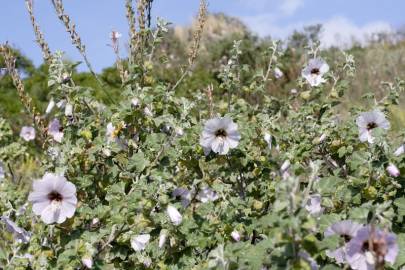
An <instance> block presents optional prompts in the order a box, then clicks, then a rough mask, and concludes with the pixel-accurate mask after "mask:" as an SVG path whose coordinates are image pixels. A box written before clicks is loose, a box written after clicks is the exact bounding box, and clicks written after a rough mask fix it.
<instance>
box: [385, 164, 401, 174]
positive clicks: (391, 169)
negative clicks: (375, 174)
mask: <svg viewBox="0 0 405 270" xmlns="http://www.w3.org/2000/svg"><path fill="white" fill-rule="evenodd" d="M387 171H388V174H389V175H391V176H392V177H398V176H399V175H400V172H399V169H398V168H397V166H395V165H394V164H392V163H390V164H389V165H388V167H387Z"/></svg>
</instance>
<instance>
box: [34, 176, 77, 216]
mask: <svg viewBox="0 0 405 270" xmlns="http://www.w3.org/2000/svg"><path fill="white" fill-rule="evenodd" d="M32 187H33V190H32V192H31V193H30V194H29V196H28V200H29V201H30V202H31V203H32V211H33V212H34V213H35V214H36V215H39V216H41V219H42V221H43V222H45V223H46V224H51V223H55V222H56V223H63V222H64V221H65V220H66V219H67V218H71V217H72V216H73V215H74V213H75V211H76V205H77V198H76V186H75V185H74V184H73V183H71V182H69V181H67V180H66V178H65V177H64V176H60V175H56V174H53V173H46V174H45V175H44V176H43V177H42V179H39V180H36V181H34V183H33V184H32Z"/></svg>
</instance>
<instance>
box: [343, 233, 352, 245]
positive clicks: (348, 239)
mask: <svg viewBox="0 0 405 270" xmlns="http://www.w3.org/2000/svg"><path fill="white" fill-rule="evenodd" d="M342 238H343V239H344V240H345V243H348V242H349V241H350V240H352V237H351V236H350V235H348V234H343V235H342Z"/></svg>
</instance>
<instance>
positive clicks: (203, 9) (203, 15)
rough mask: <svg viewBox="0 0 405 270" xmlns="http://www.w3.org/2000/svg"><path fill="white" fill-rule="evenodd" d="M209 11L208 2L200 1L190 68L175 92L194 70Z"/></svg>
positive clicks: (189, 58)
mask: <svg viewBox="0 0 405 270" xmlns="http://www.w3.org/2000/svg"><path fill="white" fill-rule="evenodd" d="M207 10H208V9H207V2H206V0H200V7H199V11H198V23H197V29H196V30H195V31H194V34H193V44H192V45H191V49H190V53H189V57H188V66H187V67H186V68H185V70H184V71H183V73H182V75H181V76H180V79H179V80H178V81H177V82H176V83H175V84H174V86H173V87H172V89H171V91H174V90H175V89H176V88H177V87H178V86H179V85H180V83H181V82H182V81H183V80H184V78H185V77H186V76H187V74H188V73H189V72H190V71H191V69H192V68H193V65H194V63H195V60H196V59H197V55H198V51H199V48H200V44H201V38H202V34H203V31H204V26H205V22H206V19H207Z"/></svg>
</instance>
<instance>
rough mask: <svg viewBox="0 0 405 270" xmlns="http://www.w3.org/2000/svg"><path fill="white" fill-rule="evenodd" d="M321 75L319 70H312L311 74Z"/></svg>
mask: <svg viewBox="0 0 405 270" xmlns="http://www.w3.org/2000/svg"><path fill="white" fill-rule="evenodd" d="M319 73H320V70H319V68H313V69H312V70H311V74H313V75H319Z"/></svg>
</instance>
